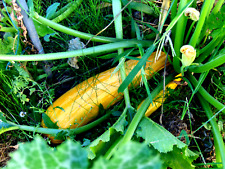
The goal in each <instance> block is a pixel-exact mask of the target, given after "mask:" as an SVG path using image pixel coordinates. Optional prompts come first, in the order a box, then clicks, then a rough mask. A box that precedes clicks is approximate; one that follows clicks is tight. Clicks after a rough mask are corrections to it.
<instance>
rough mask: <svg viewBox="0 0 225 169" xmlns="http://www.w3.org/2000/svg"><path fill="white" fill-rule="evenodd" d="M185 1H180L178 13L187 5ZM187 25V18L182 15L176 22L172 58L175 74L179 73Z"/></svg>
mask: <svg viewBox="0 0 225 169" xmlns="http://www.w3.org/2000/svg"><path fill="white" fill-rule="evenodd" d="M187 3H188V2H187V0H182V1H180V3H179V8H178V13H179V12H181V11H182V10H183V8H184V7H185V6H186V5H187ZM186 25H187V17H186V16H184V15H182V16H181V17H180V19H179V20H178V22H177V25H176V33H175V39H174V44H175V45H174V50H175V52H176V56H175V57H174V58H173V67H174V69H175V71H176V72H178V73H180V70H181V69H180V55H181V53H180V48H181V46H182V45H183V43H184V34H185V29H186Z"/></svg>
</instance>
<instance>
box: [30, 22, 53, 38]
mask: <svg viewBox="0 0 225 169" xmlns="http://www.w3.org/2000/svg"><path fill="white" fill-rule="evenodd" d="M33 22H34V26H35V28H36V30H37V33H38V35H39V36H41V37H44V36H45V35H47V34H53V33H55V31H54V30H53V29H51V28H49V27H48V26H46V25H44V24H41V23H40V22H37V21H36V20H33Z"/></svg>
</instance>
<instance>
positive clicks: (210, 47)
mask: <svg viewBox="0 0 225 169" xmlns="http://www.w3.org/2000/svg"><path fill="white" fill-rule="evenodd" d="M224 38H225V34H223V35H220V36H219V37H217V38H214V39H213V40H212V41H211V42H210V43H209V44H207V45H206V46H205V47H204V48H202V49H201V50H200V51H199V55H200V54H201V55H200V56H199V57H198V58H197V59H196V62H198V63H201V62H203V61H204V60H205V59H206V58H207V57H208V56H209V54H210V53H211V52H212V51H213V50H215V48H217V47H218V46H219V45H220V44H221V43H223V41H224Z"/></svg>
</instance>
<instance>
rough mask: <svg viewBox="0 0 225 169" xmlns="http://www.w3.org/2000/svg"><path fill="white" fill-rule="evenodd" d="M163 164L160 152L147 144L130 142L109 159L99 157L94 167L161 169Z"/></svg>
mask: <svg viewBox="0 0 225 169" xmlns="http://www.w3.org/2000/svg"><path fill="white" fill-rule="evenodd" d="M161 166H162V162H161V161H160V158H159V154H158V155H157V154H154V153H153V151H151V149H150V148H149V147H148V146H147V145H146V144H141V143H138V142H128V143H127V144H125V145H124V146H123V147H121V148H120V149H119V150H118V151H117V152H116V153H115V155H114V156H113V157H112V158H111V159H110V160H109V161H107V160H106V159H104V158H103V157H101V158H99V159H98V160H97V161H96V162H95V163H94V166H93V169H103V168H108V169H109V168H110V169H160V168H161Z"/></svg>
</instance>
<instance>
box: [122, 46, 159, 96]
mask: <svg viewBox="0 0 225 169" xmlns="http://www.w3.org/2000/svg"><path fill="white" fill-rule="evenodd" d="M155 47H156V46H155V45H154V44H152V45H151V46H150V47H149V48H148V50H147V52H146V53H145V54H144V55H143V57H142V58H141V60H140V61H139V62H138V63H137V65H136V66H135V67H134V69H133V70H131V72H130V74H129V75H128V76H127V77H126V79H125V80H124V81H123V82H122V84H121V85H120V87H119V89H118V92H123V91H124V89H125V88H127V87H128V85H129V84H130V83H131V82H132V80H133V79H134V77H135V76H136V75H137V73H138V72H139V71H140V69H141V68H142V66H143V65H144V64H145V63H146V61H147V59H148V57H149V56H150V55H151V54H152V53H153V51H154V50H155Z"/></svg>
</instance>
